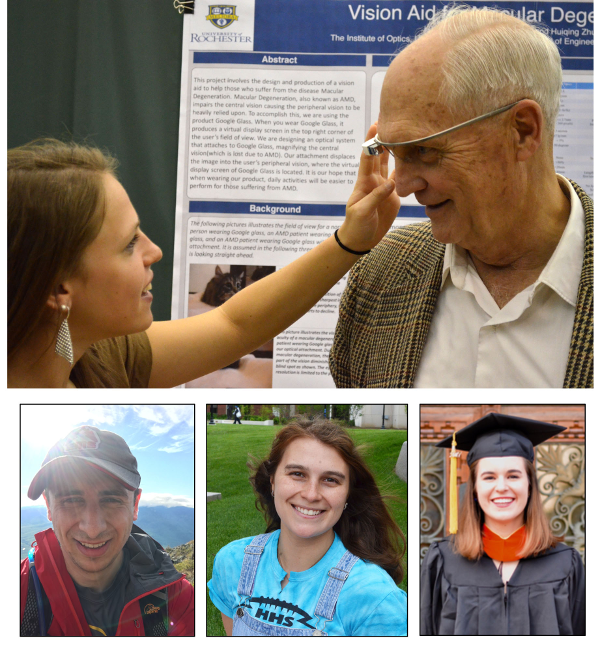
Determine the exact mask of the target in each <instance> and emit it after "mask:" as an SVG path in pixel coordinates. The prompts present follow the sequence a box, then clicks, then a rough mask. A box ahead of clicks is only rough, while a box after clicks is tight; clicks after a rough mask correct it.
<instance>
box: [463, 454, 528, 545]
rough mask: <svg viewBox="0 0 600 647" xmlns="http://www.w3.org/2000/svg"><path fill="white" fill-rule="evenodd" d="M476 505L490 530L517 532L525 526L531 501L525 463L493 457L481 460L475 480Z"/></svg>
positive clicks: (519, 460) (517, 459)
mask: <svg viewBox="0 0 600 647" xmlns="http://www.w3.org/2000/svg"><path fill="white" fill-rule="evenodd" d="M475 492H476V494H477V501H478V502H479V505H480V506H481V509H482V510H483V514H484V521H485V523H486V525H487V526H488V527H490V529H491V530H493V531H495V528H496V529H498V530H502V529H504V530H506V531H509V532H514V530H517V529H518V528H520V527H521V526H522V525H523V523H524V510H525V507H526V505H527V501H528V499H529V478H528V476H527V471H526V468H525V459H524V458H521V457H520V456H494V457H488V458H482V459H480V461H479V463H478V465H477V478H476V480H475Z"/></svg>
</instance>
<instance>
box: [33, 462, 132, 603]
mask: <svg viewBox="0 0 600 647" xmlns="http://www.w3.org/2000/svg"><path fill="white" fill-rule="evenodd" d="M140 493H141V490H137V493H136V494H137V496H136V499H135V500H134V492H133V491H132V490H129V489H126V488H125V487H124V486H123V485H121V483H119V481H117V480H116V479H114V478H112V477H111V476H109V475H108V474H106V473H104V472H102V471H100V470H99V469H96V468H95V467H92V466H91V465H90V464H88V463H87V462H85V461H83V460H77V459H71V460H63V461H61V465H60V467H59V468H57V469H55V470H54V472H53V475H52V479H51V482H50V483H49V485H48V487H47V489H46V491H45V492H44V500H45V502H46V507H47V508H48V520H49V521H51V522H52V527H53V528H54V533H55V535H56V537H57V539H58V541H59V543H60V547H61V550H62V553H63V557H64V559H65V563H66V566H67V570H68V572H69V574H70V575H71V577H72V578H73V580H74V581H75V582H77V584H79V585H81V586H85V587H90V588H93V589H94V590H97V591H102V590H104V589H105V588H107V587H108V586H109V585H110V584H111V582H112V581H113V579H114V577H115V576H116V574H117V573H118V571H119V568H120V567H121V564H122V562H123V547H124V546H125V543H126V542H127V539H128V538H129V535H130V533H131V528H132V525H133V522H134V521H135V520H136V519H137V515H138V504H139V494H140Z"/></svg>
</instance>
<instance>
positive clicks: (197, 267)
mask: <svg viewBox="0 0 600 647" xmlns="http://www.w3.org/2000/svg"><path fill="white" fill-rule="evenodd" d="M276 269H277V268H276V267H275V266H273V265H229V264H227V263H219V264H215V263H192V264H191V265H190V270H189V271H190V275H189V283H188V285H189V289H188V317H193V316H194V315H199V314H203V313H205V312H208V311H209V310H213V309H214V308H218V307H219V306H221V305H223V304H224V303H225V302H226V301H228V300H229V299H231V297H232V296H234V295H235V294H237V293H238V292H240V291H241V290H243V289H244V288H245V287H247V286H248V285H251V284H252V283H256V281H259V280H260V279H262V278H264V277H265V276H268V275H269V274H272V273H273V272H275V270H276ZM272 386H273V340H272V339H270V340H269V341H268V342H266V343H265V344H263V345H262V346H260V347H259V348H257V349H256V350H254V351H253V352H252V353H249V354H248V355H244V357H242V358H241V359H239V360H236V361H235V362H233V364H230V365H229V366H226V367H225V368H222V369H220V370H218V371H214V372H213V373H209V374H208V375H203V376H202V377H200V378H198V379H196V380H192V381H191V382H188V383H187V384H186V388H209V387H212V388H271V387H272Z"/></svg>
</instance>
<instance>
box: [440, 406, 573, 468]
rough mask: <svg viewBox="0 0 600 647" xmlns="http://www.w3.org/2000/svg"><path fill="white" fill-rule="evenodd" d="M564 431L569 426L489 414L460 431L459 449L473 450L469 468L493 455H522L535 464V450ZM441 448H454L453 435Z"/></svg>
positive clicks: (457, 442) (469, 455)
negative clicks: (475, 462) (477, 461)
mask: <svg viewBox="0 0 600 647" xmlns="http://www.w3.org/2000/svg"><path fill="white" fill-rule="evenodd" d="M564 429H566V427H562V426H561V425H554V424H551V423H549V422H540V421H539V420H530V419H529V418H517V417H516V416H507V415H506V414H503V413H488V414H487V415H485V416H483V418H480V419H479V420H476V421H475V422H472V423H471V424H470V425H467V426H466V427H465V428H464V429H461V430H460V431H457V432H456V449H458V450H461V451H467V450H469V454H468V456H467V463H468V464H469V465H471V464H472V463H473V462H474V461H476V460H479V459H480V458H487V457H489V456H522V457H523V458H526V459H527V460H528V461H531V462H533V448H534V447H535V446H536V445H539V444H540V443H543V442H544V441H545V440H548V439H549V438H552V436H556V434H558V433H560V432H561V431H563V430H564ZM437 446H438V447H448V448H451V447H452V436H448V438H445V439H444V440H442V441H441V442H439V443H437Z"/></svg>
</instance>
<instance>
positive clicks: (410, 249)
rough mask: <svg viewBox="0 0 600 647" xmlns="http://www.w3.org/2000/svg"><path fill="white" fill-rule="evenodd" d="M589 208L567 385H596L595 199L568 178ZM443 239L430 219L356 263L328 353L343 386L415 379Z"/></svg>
mask: <svg viewBox="0 0 600 647" xmlns="http://www.w3.org/2000/svg"><path fill="white" fill-rule="evenodd" d="M571 184H572V185H573V187H574V188H575V191H576V193H577V195H578V196H579V197H580V199H581V202H582V204H583V210H584V213H585V243H584V257H583V268H582V272H581V279H580V281H579V290H578V294H577V306H576V312H575V321H574V324H573V333H572V336H571V345H570V350H569V358H568V363H567V371H566V373H565V378H564V382H563V387H564V388H592V387H593V385H594V384H593V379H594V374H593V364H594V362H593V354H594V349H593V321H594V305H593V298H594V295H593V279H594V262H593V261H594V250H593V246H594V240H593V239H594V232H593V216H594V212H593V211H594V207H593V202H592V200H591V199H590V198H589V196H588V195H586V193H584V191H583V190H582V189H581V187H579V186H577V184H575V182H571ZM444 251H445V245H443V244H442V243H438V242H437V241H436V240H435V239H434V238H433V236H432V234H431V223H430V222H429V221H428V222H426V223H419V224H416V225H408V226H406V227H401V228H400V229H397V230H395V231H393V232H392V233H390V234H388V235H387V236H386V237H385V238H384V239H383V240H382V241H381V242H380V243H379V245H377V247H376V248H375V249H374V250H372V252H371V253H370V254H368V255H367V256H364V257H363V258H362V259H361V260H360V261H359V262H358V263H356V265H355V266H354V267H353V268H352V271H351V273H350V276H349V278H348V285H347V287H346V290H345V291H344V294H343V295H342V300H341V302H340V316H339V319H338V323H337V328H336V331H335V337H334V341H333V346H332V348H331V352H330V354H329V367H330V370H331V375H332V376H333V379H334V381H335V384H336V386H337V387H338V388H408V387H412V385H413V381H414V378H415V373H416V370H417V366H418V365H419V362H420V361H421V354H422V352H423V348H424V346H425V341H426V339H427V334H428V332H429V327H430V325H431V320H432V318H433V312H434V309H435V304H436V301H437V298H438V295H439V293H440V289H441V283H442V268H443V264H444Z"/></svg>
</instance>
